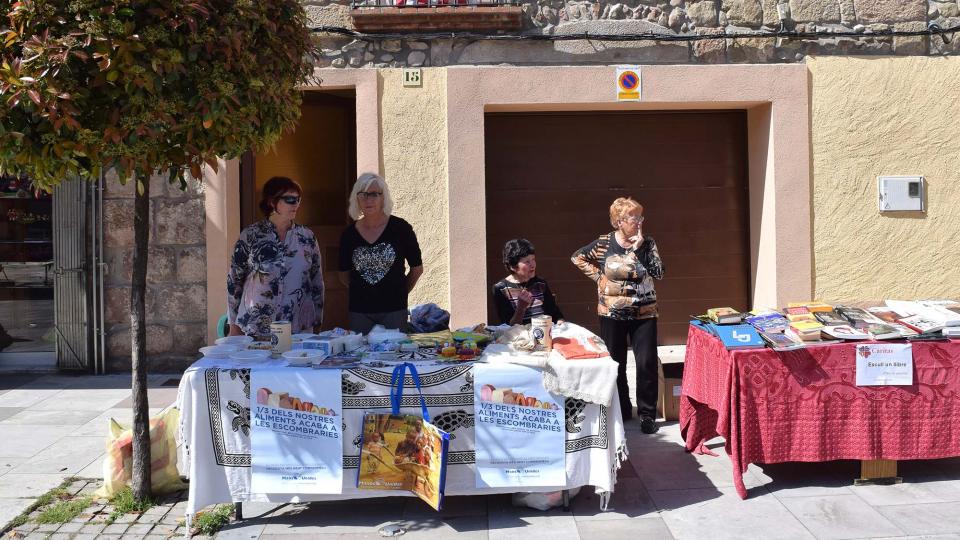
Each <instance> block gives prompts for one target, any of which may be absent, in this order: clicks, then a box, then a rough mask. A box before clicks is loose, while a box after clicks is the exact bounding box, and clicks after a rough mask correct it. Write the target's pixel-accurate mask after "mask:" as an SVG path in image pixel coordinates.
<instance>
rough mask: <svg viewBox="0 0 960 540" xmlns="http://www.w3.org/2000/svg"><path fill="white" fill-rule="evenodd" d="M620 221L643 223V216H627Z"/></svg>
mask: <svg viewBox="0 0 960 540" xmlns="http://www.w3.org/2000/svg"><path fill="white" fill-rule="evenodd" d="M620 221H626V222H627V223H643V216H628V217H625V218H622V219H621V220H620Z"/></svg>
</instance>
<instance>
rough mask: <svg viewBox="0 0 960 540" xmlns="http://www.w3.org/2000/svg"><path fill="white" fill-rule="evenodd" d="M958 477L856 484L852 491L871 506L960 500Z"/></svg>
mask: <svg viewBox="0 0 960 540" xmlns="http://www.w3.org/2000/svg"><path fill="white" fill-rule="evenodd" d="M958 479H960V476H957V477H954V479H951V480H945V479H944V480H929V481H922V480H921V481H916V482H904V483H902V484H895V485H892V486H856V488H855V489H853V492H854V493H855V494H856V495H857V496H858V497H860V498H861V499H863V500H864V501H866V502H867V503H868V504H870V505H872V506H887V505H894V504H901V505H902V504H923V503H945V502H960V480H958ZM957 506H958V507H960V504H958V505H957Z"/></svg>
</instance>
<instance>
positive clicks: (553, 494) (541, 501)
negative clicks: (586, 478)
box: [513, 487, 580, 510]
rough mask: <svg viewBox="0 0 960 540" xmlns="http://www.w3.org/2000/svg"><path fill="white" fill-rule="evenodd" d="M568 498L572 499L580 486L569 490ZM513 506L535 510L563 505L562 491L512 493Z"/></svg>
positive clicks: (578, 491)
mask: <svg viewBox="0 0 960 540" xmlns="http://www.w3.org/2000/svg"><path fill="white" fill-rule="evenodd" d="M569 492H570V499H573V498H574V497H576V496H577V494H578V493H580V488H579V487H575V488H571V489H570V490H569ZM513 505H514V506H529V507H530V508H534V509H537V510H549V509H551V508H555V507H557V506H562V505H563V491H547V492H544V493H514V494H513Z"/></svg>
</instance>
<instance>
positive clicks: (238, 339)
mask: <svg viewBox="0 0 960 540" xmlns="http://www.w3.org/2000/svg"><path fill="white" fill-rule="evenodd" d="M215 343H216V344H217V345H235V346H237V347H239V348H243V347H246V346H247V345H250V344H251V343H253V336H226V337H222V338H220V339H218V340H217V341H215Z"/></svg>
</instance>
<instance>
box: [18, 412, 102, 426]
mask: <svg viewBox="0 0 960 540" xmlns="http://www.w3.org/2000/svg"><path fill="white" fill-rule="evenodd" d="M98 414H99V413H98V412H97V411H66V410H57V411H42V410H36V409H27V410H23V411H21V412H20V413H18V414H15V415H13V416H11V417H9V418H6V419H5V420H4V423H5V424H23V425H32V426H82V425H83V424H86V423H87V422H89V421H90V420H93V419H94V418H95V417H96V416H97V415H98Z"/></svg>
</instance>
